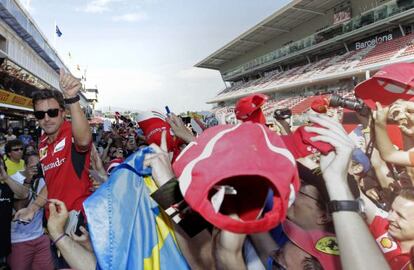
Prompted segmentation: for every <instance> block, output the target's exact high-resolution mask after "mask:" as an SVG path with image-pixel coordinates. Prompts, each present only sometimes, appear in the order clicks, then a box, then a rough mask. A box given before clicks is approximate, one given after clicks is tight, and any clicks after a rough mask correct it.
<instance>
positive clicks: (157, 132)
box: [137, 110, 182, 155]
mask: <svg viewBox="0 0 414 270" xmlns="http://www.w3.org/2000/svg"><path fill="white" fill-rule="evenodd" d="M137 122H138V125H139V127H140V128H141V130H142V132H143V133H144V136H145V139H146V141H147V143H148V144H152V143H155V144H156V145H160V144H161V135H162V132H163V131H164V130H166V132H167V147H168V151H169V152H174V155H178V153H179V149H178V148H179V146H180V145H181V144H182V141H181V140H179V139H177V138H176V137H175V136H174V135H173V134H172V131H171V127H170V125H169V124H168V123H167V122H166V117H165V116H164V115H163V114H162V113H160V112H158V111H156V110H152V111H144V112H140V113H139V114H138V116H137Z"/></svg>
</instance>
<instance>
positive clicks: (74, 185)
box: [39, 121, 92, 217]
mask: <svg viewBox="0 0 414 270" xmlns="http://www.w3.org/2000/svg"><path fill="white" fill-rule="evenodd" d="M90 154H91V148H90V147H89V149H88V150H87V151H86V152H81V151H79V150H78V149H77V147H76V145H75V144H74V143H73V136H72V124H71V123H69V122H68V121H64V122H63V124H62V126H61V127H60V130H59V133H58V136H57V137H56V139H55V140H54V141H53V142H51V143H49V142H48V137H47V136H46V135H45V134H44V135H42V137H41V139H40V143H39V157H40V163H41V164H42V169H43V173H44V176H45V181H46V186H47V193H48V194H47V197H48V199H58V200H60V201H63V202H64V203H65V204H66V207H67V209H68V211H71V210H77V211H79V210H82V208H83V207H82V203H83V201H84V200H85V199H86V198H87V197H88V196H89V195H90V194H91V191H90V189H91V187H92V183H91V181H90V180H89V165H90ZM46 216H47V217H49V211H48V208H46Z"/></svg>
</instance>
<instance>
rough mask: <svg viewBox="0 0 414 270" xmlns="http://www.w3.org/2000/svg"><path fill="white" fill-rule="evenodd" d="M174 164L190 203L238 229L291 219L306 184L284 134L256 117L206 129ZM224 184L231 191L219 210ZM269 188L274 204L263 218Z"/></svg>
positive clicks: (216, 220)
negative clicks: (292, 202)
mask: <svg viewBox="0 0 414 270" xmlns="http://www.w3.org/2000/svg"><path fill="white" fill-rule="evenodd" d="M173 169H174V171H175V173H176V175H177V176H178V179H179V184H180V189H181V193H182V194H183V196H184V199H185V200H186V202H187V203H188V204H189V205H190V207H191V208H192V209H194V210H195V211H197V212H199V213H200V214H201V215H202V216H203V217H204V218H205V219H206V220H207V221H208V222H210V223H211V224H213V225H214V226H216V227H218V228H220V229H224V230H227V231H231V232H235V233H257V232H264V231H268V230H270V229H272V228H274V227H275V226H276V225H277V224H279V223H280V222H281V221H283V220H284V219H285V217H286V211H287V209H288V204H289V200H290V199H292V197H293V196H294V195H295V193H296V192H297V191H298V189H299V185H300V184H299V178H298V173H297V169H296V162H295V159H294V157H293V156H292V154H291V153H290V152H289V151H288V150H287V149H286V147H285V145H284V143H283V141H282V139H281V138H280V136H278V135H277V134H276V133H274V132H271V131H270V130H269V129H268V128H267V127H266V126H264V125H261V124H257V123H251V122H247V123H242V124H238V125H236V126H234V125H220V126H215V127H212V128H210V129H207V130H205V131H204V132H203V133H202V134H201V135H200V136H199V137H198V138H197V140H196V141H195V142H192V143H190V144H189V145H188V146H187V147H186V148H185V149H184V150H183V151H182V152H181V154H180V155H179V156H178V157H177V159H176V162H175V163H174V164H173ZM223 187H225V189H226V191H225V192H224V191H223V192H224V193H225V194H226V195H223V196H224V197H225V198H224V200H222V204H221V206H220V207H219V211H217V208H215V204H216V205H217V196H216V194H218V193H219V192H220V190H221V191H222V190H223ZM269 188H271V189H273V191H274V195H273V202H274V203H273V205H274V207H273V209H272V210H271V211H270V212H268V213H266V214H265V215H264V216H263V217H262V218H260V219H257V218H258V216H259V215H260V213H261V210H262V208H263V205H264V202H265V199H266V196H267V194H268V191H269ZM227 189H228V190H229V193H227ZM218 197H219V196H218ZM222 199H223V197H222ZM230 214H236V215H237V216H238V219H234V218H231V217H230V216H229V215H230Z"/></svg>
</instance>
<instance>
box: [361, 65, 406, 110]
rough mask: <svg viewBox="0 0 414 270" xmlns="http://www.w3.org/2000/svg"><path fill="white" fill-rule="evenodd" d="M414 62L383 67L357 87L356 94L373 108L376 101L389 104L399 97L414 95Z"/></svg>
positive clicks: (385, 104) (404, 98) (404, 97)
mask: <svg viewBox="0 0 414 270" xmlns="http://www.w3.org/2000/svg"><path fill="white" fill-rule="evenodd" d="M413 88H414V64H410V63H397V64H391V65H388V66H385V67H383V68H381V69H380V70H379V71H378V72H377V73H375V75H374V76H372V77H371V78H370V79H368V80H366V81H364V82H362V83H360V84H358V85H357V86H356V87H355V96H356V97H358V98H360V99H362V100H364V102H365V104H367V106H368V107H370V108H371V109H375V107H376V106H375V102H379V103H381V105H384V106H388V105H390V104H392V103H393V102H394V101H396V100H397V99H403V100H410V99H411V98H413V97H414V89H413Z"/></svg>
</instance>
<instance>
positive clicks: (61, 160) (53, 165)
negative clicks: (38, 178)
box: [42, 157, 66, 173]
mask: <svg viewBox="0 0 414 270" xmlns="http://www.w3.org/2000/svg"><path fill="white" fill-rule="evenodd" d="M65 160H66V158H58V157H57V158H56V160H55V161H54V162H51V163H49V164H46V165H43V164H42V168H43V172H44V173H46V172H47V171H48V170H50V169H53V168H57V167H60V166H61V165H62V164H63V163H65Z"/></svg>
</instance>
